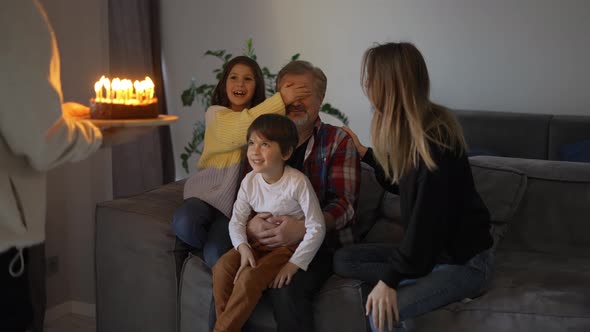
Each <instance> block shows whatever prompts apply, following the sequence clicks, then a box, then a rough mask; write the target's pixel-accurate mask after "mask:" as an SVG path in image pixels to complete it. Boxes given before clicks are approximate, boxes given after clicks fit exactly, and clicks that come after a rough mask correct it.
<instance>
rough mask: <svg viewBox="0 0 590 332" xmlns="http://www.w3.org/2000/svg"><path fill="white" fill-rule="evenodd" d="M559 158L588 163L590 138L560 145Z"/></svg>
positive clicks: (589, 159) (589, 158) (589, 160)
mask: <svg viewBox="0 0 590 332" xmlns="http://www.w3.org/2000/svg"><path fill="white" fill-rule="evenodd" d="M559 160H565V161H573V162H580V163H590V140H587V141H579V142H576V143H571V144H565V145H563V146H561V147H560V148H559Z"/></svg>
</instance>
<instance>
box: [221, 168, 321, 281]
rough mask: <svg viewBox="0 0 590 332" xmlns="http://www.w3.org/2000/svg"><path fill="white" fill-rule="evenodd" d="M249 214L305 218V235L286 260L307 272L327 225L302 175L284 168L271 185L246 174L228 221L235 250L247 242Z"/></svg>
mask: <svg viewBox="0 0 590 332" xmlns="http://www.w3.org/2000/svg"><path fill="white" fill-rule="evenodd" d="M252 211H256V212H258V213H261V212H270V213H272V215H273V216H292V217H295V218H297V219H303V218H305V236H304V237H303V240H302V241H301V243H299V246H298V247H297V249H296V250H295V252H294V253H293V256H291V259H290V260H289V261H290V262H291V263H293V264H295V265H297V266H298V267H299V268H300V269H302V270H304V271H306V270H307V267H308V265H309V263H310V262H311V260H312V259H313V257H314V256H315V254H316V253H317V251H318V249H319V248H320V246H321V245H322V242H323V241H324V236H325V234H326V225H325V222H324V214H323V212H322V209H321V207H320V202H319V201H318V198H317V196H316V194H315V192H314V190H313V187H312V185H311V182H309V179H308V178H307V177H306V176H305V174H303V173H301V172H300V171H298V170H296V169H294V168H291V167H289V166H285V171H284V172H283V176H282V177H281V178H280V180H279V181H277V182H275V183H272V184H269V183H267V182H266V181H264V179H263V178H262V175H261V174H260V173H255V172H250V173H248V174H247V175H246V177H245V178H244V180H242V184H241V185H240V190H239V192H238V197H237V199H236V202H235V203H234V209H233V214H232V217H231V220H230V222H229V235H230V237H231V241H232V245H233V246H234V248H236V249H237V248H238V247H239V246H240V244H242V243H247V242H248V238H247V236H246V224H247V222H248V217H249V216H250V213H251V212H252Z"/></svg>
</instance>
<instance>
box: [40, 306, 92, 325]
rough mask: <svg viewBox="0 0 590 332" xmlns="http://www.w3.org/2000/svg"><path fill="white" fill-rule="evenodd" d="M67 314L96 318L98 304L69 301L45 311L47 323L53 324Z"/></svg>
mask: <svg viewBox="0 0 590 332" xmlns="http://www.w3.org/2000/svg"><path fill="white" fill-rule="evenodd" d="M67 314H76V315H81V316H86V317H93V318H94V317H96V304H93V303H85V302H78V301H68V302H64V303H62V304H58V305H56V306H54V307H51V308H49V309H47V311H45V322H52V321H54V320H56V319H58V318H60V317H63V316H65V315H67Z"/></svg>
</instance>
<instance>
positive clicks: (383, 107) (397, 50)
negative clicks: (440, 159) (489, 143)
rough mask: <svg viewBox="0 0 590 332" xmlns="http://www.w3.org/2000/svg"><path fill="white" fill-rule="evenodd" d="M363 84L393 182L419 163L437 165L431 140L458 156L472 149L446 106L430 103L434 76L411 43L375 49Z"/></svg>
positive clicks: (380, 155)
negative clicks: (430, 77)
mask: <svg viewBox="0 0 590 332" xmlns="http://www.w3.org/2000/svg"><path fill="white" fill-rule="evenodd" d="M361 82H362V85H363V87H364V90H365V94H366V95H367V97H368V98H369V100H370V101H371V104H372V106H373V108H374V109H375V113H374V114H373V121H372V124H371V140H372V143H373V150H374V152H375V157H376V159H377V161H378V162H379V163H380V164H381V166H383V169H384V171H385V174H386V176H387V177H388V178H390V179H391V180H392V183H395V182H399V179H400V178H401V177H403V176H404V175H406V174H407V173H408V172H410V171H411V170H413V169H415V168H417V167H418V165H419V163H420V160H423V161H424V164H425V165H426V167H427V168H428V169H429V170H431V171H432V170H435V169H436V167H437V165H436V163H435V160H434V158H433V156H432V153H431V151H430V143H434V144H436V145H438V146H439V147H441V148H442V149H449V150H451V151H454V152H456V153H458V154H461V153H464V151H465V150H466V144H465V139H464V138H463V130H462V129H461V126H460V125H459V123H458V122H457V119H456V118H455V117H454V116H453V114H452V113H451V112H449V111H448V110H447V109H446V108H445V107H443V106H440V105H437V104H435V103H433V102H431V101H430V99H429V94H430V79H429V77H428V70H427V69H426V63H425V62H424V58H423V57H422V54H420V51H418V49H417V48H416V47H415V46H414V45H412V44H410V43H388V44H383V45H377V46H375V47H372V48H369V49H368V50H367V51H366V52H365V54H364V56H363V63H362V74H361Z"/></svg>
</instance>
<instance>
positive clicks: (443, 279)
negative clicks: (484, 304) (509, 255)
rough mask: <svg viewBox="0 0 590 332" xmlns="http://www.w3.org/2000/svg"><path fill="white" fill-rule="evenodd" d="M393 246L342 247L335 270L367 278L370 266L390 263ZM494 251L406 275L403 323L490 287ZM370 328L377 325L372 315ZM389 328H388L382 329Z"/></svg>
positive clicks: (400, 291) (400, 296) (401, 293)
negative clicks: (424, 272) (461, 262)
mask: <svg viewBox="0 0 590 332" xmlns="http://www.w3.org/2000/svg"><path fill="white" fill-rule="evenodd" d="M393 251H394V248H393V247H392V246H389V245H380V244H360V245H354V246H351V247H347V248H343V249H340V250H339V251H337V252H336V255H335V257H334V270H335V272H336V274H339V275H341V276H343V277H346V278H354V279H360V280H363V279H365V277H364V276H366V275H367V273H368V272H369V271H371V270H373V271H375V270H376V269H379V268H383V267H385V266H387V264H388V261H389V257H390V256H391V255H393ZM493 264H494V254H493V252H492V249H488V250H485V251H483V252H481V253H479V254H477V255H475V256H474V257H473V258H471V259H470V260H469V261H468V262H466V263H465V264H464V265H450V264H439V265H436V266H435V267H434V268H433V269H432V272H430V274H428V275H426V276H424V277H422V278H417V279H404V280H402V281H401V282H400V283H399V285H398V288H397V302H398V310H399V315H400V323H398V324H397V325H396V324H394V325H395V326H396V329H394V330H397V329H398V328H402V330H403V328H404V326H405V325H404V321H405V320H407V319H409V318H413V317H416V316H419V315H422V314H425V313H427V312H430V311H432V310H435V309H437V308H440V307H443V306H445V305H447V304H450V303H453V302H457V301H461V300H463V299H465V298H475V297H477V296H479V295H481V294H482V293H483V292H484V291H485V290H487V288H488V287H489V284H490V281H491V279H492V273H493ZM370 324H371V329H372V330H373V331H378V330H377V329H375V327H374V325H373V322H372V319H370ZM383 330H384V331H387V328H384V329H383Z"/></svg>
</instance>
